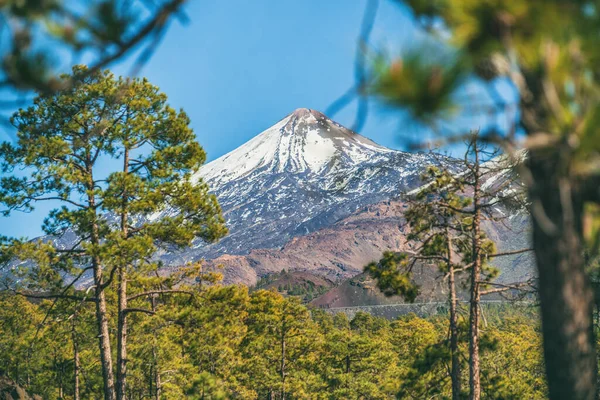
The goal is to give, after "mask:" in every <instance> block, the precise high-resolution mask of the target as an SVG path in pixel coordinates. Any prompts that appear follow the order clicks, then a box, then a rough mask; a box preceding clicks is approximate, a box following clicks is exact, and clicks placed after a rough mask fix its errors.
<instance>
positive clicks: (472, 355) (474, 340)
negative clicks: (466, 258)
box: [469, 139, 481, 400]
mask: <svg viewBox="0 0 600 400" xmlns="http://www.w3.org/2000/svg"><path fill="white" fill-rule="evenodd" d="M477 146H478V142H477V139H475V141H474V143H473V149H474V155H475V160H474V164H473V166H474V174H473V175H474V176H473V179H474V181H475V182H474V185H473V210H474V215H473V232H472V233H473V250H472V251H473V267H472V268H471V301H470V310H469V389H470V396H469V398H470V399H471V400H479V399H480V398H481V385H480V380H479V372H480V366H479V302H480V299H481V295H480V293H479V277H480V274H481V254H480V253H481V249H480V248H481V209H480V207H479V200H480V199H479V194H480V193H479V191H480V186H479V184H480V183H479V178H480V174H479V172H480V171H479V149H478V147H477Z"/></svg>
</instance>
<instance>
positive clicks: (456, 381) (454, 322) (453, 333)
mask: <svg viewBox="0 0 600 400" xmlns="http://www.w3.org/2000/svg"><path fill="white" fill-rule="evenodd" d="M446 245H447V247H446V256H447V258H448V293H449V299H448V301H449V302H450V354H451V357H452V360H451V362H452V368H451V380H452V400H460V391H461V382H460V354H459V352H458V315H457V309H456V306H457V299H456V284H455V277H454V265H453V264H452V243H451V237H450V232H449V229H448V227H446Z"/></svg>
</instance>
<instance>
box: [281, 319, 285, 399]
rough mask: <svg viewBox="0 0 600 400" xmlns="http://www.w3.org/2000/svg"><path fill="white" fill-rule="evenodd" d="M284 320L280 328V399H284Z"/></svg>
mask: <svg viewBox="0 0 600 400" xmlns="http://www.w3.org/2000/svg"><path fill="white" fill-rule="evenodd" d="M284 329H285V322H284V327H283V328H282V330H281V400H285V333H284Z"/></svg>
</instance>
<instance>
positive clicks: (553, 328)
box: [528, 150, 597, 400]
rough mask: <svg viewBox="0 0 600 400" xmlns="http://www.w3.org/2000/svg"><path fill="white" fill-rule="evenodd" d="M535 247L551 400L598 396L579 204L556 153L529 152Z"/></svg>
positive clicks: (590, 293) (588, 399)
mask: <svg viewBox="0 0 600 400" xmlns="http://www.w3.org/2000/svg"><path fill="white" fill-rule="evenodd" d="M528 164H529V168H530V171H531V174H532V178H533V185H532V187H531V188H530V203H531V214H532V216H533V218H532V220H533V221H532V223H533V247H534V251H535V256H536V261H537V269H538V276H539V282H540V284H539V296H540V303H541V316H542V331H543V335H544V358H545V365H546V375H547V378H548V389H549V397H550V399H552V400H559V399H560V400H562V399H571V400H591V399H594V398H596V377H597V365H596V356H595V347H594V333H593V315H592V314H593V302H594V295H593V290H592V288H591V285H590V282H589V278H588V276H587V274H586V272H585V261H584V253H583V252H584V239H583V223H582V219H583V218H582V217H583V201H582V199H581V198H580V196H579V193H578V190H577V188H576V187H572V186H573V185H572V182H571V181H570V179H569V174H568V166H567V167H565V164H566V163H564V162H562V160H561V158H560V155H559V154H558V152H556V151H548V150H547V151H546V152H545V153H543V152H542V151H540V150H538V151H531V153H530V155H529V160H528Z"/></svg>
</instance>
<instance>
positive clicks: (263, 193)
mask: <svg viewBox="0 0 600 400" xmlns="http://www.w3.org/2000/svg"><path fill="white" fill-rule="evenodd" d="M432 164H436V165H439V164H444V166H446V167H448V168H455V166H454V164H453V162H452V160H450V159H447V158H444V157H441V156H439V155H433V154H425V153H406V152H401V151H396V150H391V149H388V148H386V147H383V146H380V145H378V144H376V143H374V142H372V141H370V140H369V139H367V138H365V137H363V136H361V135H358V134H356V133H354V132H352V131H350V130H348V129H346V128H344V127H343V126H341V125H339V124H338V123H336V122H334V121H332V120H330V119H329V118H327V117H326V116H325V115H323V114H322V113H320V112H318V111H315V110H309V109H298V110H296V111H294V112H293V113H291V114H290V115H288V116H286V117H285V118H284V119H282V120H281V121H279V122H278V123H277V124H275V125H274V126H273V127H271V128H269V129H267V130H266V131H264V132H263V133H261V134H259V135H258V136H256V137H255V138H253V139H252V140H250V141H249V142H247V143H246V144H244V145H242V146H240V147H239V148H237V149H235V150H233V151H232V152H230V153H228V154H226V155H224V156H222V157H221V158H219V159H217V160H215V161H213V162H211V163H209V164H207V165H205V166H204V167H203V168H202V169H201V170H200V171H199V173H198V177H202V178H203V179H204V180H205V181H206V182H207V183H208V185H209V186H210V188H211V190H212V191H213V192H214V193H215V194H216V195H217V197H218V199H219V202H220V204H221V206H222V207H223V211H224V214H225V217H226V219H227V224H228V226H229V229H230V234H229V235H228V236H227V237H226V238H224V239H223V240H221V241H220V242H219V243H217V244H213V245H205V244H203V243H197V244H196V246H194V248H192V249H188V250H186V251H184V252H182V253H179V254H165V255H163V258H164V259H165V260H166V261H167V264H170V265H171V266H176V265H180V264H182V263H184V262H187V261H191V260H197V259H202V258H204V259H206V260H207V264H208V265H209V266H213V267H216V266H217V265H221V266H222V267H223V273H224V277H225V282H226V283H245V284H248V285H253V284H255V283H256V281H257V280H258V279H259V278H260V277H262V276H265V275H268V274H271V273H275V272H278V271H281V270H282V269H286V270H294V271H305V272H310V273H312V274H315V275H318V276H322V277H325V278H327V279H329V280H332V281H334V282H340V281H342V280H345V279H348V278H351V277H353V276H355V275H357V274H359V273H360V272H362V268H363V266H364V265H365V264H367V263H368V262H370V261H372V260H376V259H379V257H380V256H381V253H382V252H383V251H384V250H395V251H402V250H406V249H407V248H406V246H407V244H406V242H405V238H404V233H403V230H402V229H403V228H402V226H401V225H402V211H403V209H404V207H405V205H404V204H402V202H401V201H399V200H398V199H399V198H400V197H401V195H402V194H404V193H407V192H409V191H411V190H414V189H415V188H418V187H419V186H420V185H421V181H420V175H421V173H422V172H423V171H424V168H426V167H427V166H429V165H432ZM486 184H488V185H491V184H493V182H487V183H486ZM508 225H510V226H506V224H504V225H502V226H490V227H489V229H488V230H489V231H490V232H489V234H490V235H491V236H492V237H494V238H496V239H497V240H498V242H499V244H500V248H503V249H505V250H514V249H518V248H522V247H524V246H525V244H524V243H525V242H526V235H525V234H517V233H516V232H514V231H511V229H515V228H516V229H517V230H521V231H522V230H523V229H525V228H526V225H527V224H526V222H525V221H524V220H523V219H522V218H520V217H518V216H515V218H511V220H510V222H509V224H508ZM514 260H515V257H512V258H507V259H504V260H501V261H499V263H500V264H501V267H502V269H503V274H502V275H503V276H502V277H501V279H502V280H504V281H510V280H511V279H514V278H521V277H524V276H529V275H530V269H529V268H528V265H529V263H528V262H526V263H522V262H515V261H514Z"/></svg>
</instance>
